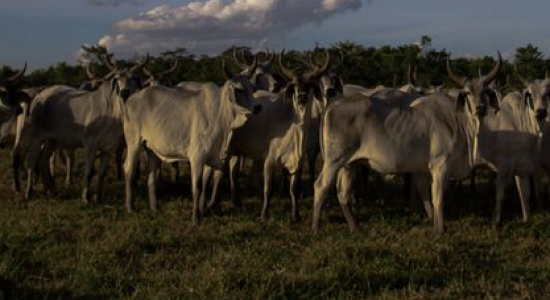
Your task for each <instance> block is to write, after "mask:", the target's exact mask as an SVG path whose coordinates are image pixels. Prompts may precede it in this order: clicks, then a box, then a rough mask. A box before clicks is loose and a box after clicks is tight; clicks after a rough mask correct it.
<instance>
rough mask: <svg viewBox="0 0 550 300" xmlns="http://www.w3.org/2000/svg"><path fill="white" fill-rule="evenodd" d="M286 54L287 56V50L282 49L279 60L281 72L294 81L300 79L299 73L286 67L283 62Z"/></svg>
mask: <svg viewBox="0 0 550 300" xmlns="http://www.w3.org/2000/svg"><path fill="white" fill-rule="evenodd" d="M284 56H285V50H283V51H281V53H280V54H279V60H278V63H279V68H280V69H281V72H283V75H284V76H285V77H286V78H287V79H288V80H290V81H294V80H296V79H298V74H296V72H295V71H293V70H291V69H288V68H287V67H285V65H284V64H283V59H284Z"/></svg>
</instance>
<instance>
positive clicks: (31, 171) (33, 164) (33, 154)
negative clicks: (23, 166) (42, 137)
mask: <svg viewBox="0 0 550 300" xmlns="http://www.w3.org/2000/svg"><path fill="white" fill-rule="evenodd" d="M41 144H42V142H41V141H38V140H35V141H34V142H33V143H32V144H31V145H30V147H29V148H28V149H29V150H28V152H27V188H26V191H25V199H27V200H28V199H31V198H32V197H33V187H34V181H35V172H36V170H37V169H38V160H39V159H40V154H41V151H42V149H41V148H42V147H41Z"/></svg>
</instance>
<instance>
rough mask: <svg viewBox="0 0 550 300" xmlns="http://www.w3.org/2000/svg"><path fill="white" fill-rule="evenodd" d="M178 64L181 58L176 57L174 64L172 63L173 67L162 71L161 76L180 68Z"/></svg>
mask: <svg viewBox="0 0 550 300" xmlns="http://www.w3.org/2000/svg"><path fill="white" fill-rule="evenodd" d="M178 64H179V60H178V59H177V58H174V64H173V65H172V67H170V69H168V70H166V71H163V72H160V73H159V76H160V77H164V76H166V75H168V74H170V73H173V72H174V71H176V69H177V68H178Z"/></svg>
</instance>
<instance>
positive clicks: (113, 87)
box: [111, 78, 117, 91]
mask: <svg viewBox="0 0 550 300" xmlns="http://www.w3.org/2000/svg"><path fill="white" fill-rule="evenodd" d="M116 88H117V80H116V78H113V79H111V91H116Z"/></svg>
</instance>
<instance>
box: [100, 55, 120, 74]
mask: <svg viewBox="0 0 550 300" xmlns="http://www.w3.org/2000/svg"><path fill="white" fill-rule="evenodd" d="M113 56H114V54H112V53H111V54H107V57H106V59H105V60H104V61H103V62H104V63H105V65H107V67H108V68H109V69H110V70H111V71H116V70H117V66H116V63H115V62H113Z"/></svg>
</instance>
